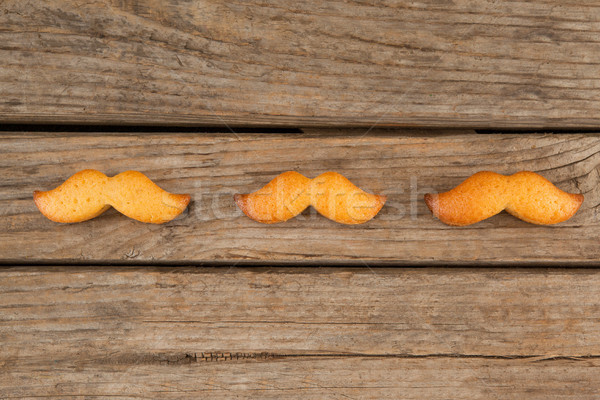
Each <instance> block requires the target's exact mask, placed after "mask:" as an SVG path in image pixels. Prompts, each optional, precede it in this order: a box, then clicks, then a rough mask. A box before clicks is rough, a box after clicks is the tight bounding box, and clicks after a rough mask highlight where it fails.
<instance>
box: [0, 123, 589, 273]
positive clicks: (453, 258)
mask: <svg viewBox="0 0 600 400" xmlns="http://www.w3.org/2000/svg"><path fill="white" fill-rule="evenodd" d="M599 152H600V135H584V134H579V135H577V134H563V135H556V134H554V135H553V134H548V135H475V134H473V133H468V132H462V133H461V132H457V131H454V132H451V131H447V132H437V133H432V132H423V131H389V132H387V131H379V132H373V131H371V132H369V133H368V134H366V135H365V134H364V131H358V132H354V133H353V132H352V131H349V130H340V131H321V130H319V131H315V132H307V133H303V134H295V135H287V134H283V135H278V134H241V135H234V134H231V133H226V134H216V133H213V134H205V135H200V134H174V133H170V134H152V135H145V136H141V135H128V134H112V135H111V134H98V135H89V134H74V133H67V134H60V133H54V134H35V133H31V134H25V133H15V134H10V133H5V134H4V135H2V136H1V137H0V153H2V157H1V158H0V176H1V178H2V179H1V182H0V213H1V215H2V218H0V260H2V261H4V262H19V263H30V262H52V261H60V262H61V263H98V262H101V263H128V262H132V263H144V262H163V263H179V264H182V263H183V264H186V263H187V264H196V263H203V262H210V263H215V262H223V263H234V262H272V263H273V262H304V263H314V264H319V263H323V262H326V263H354V264H357V265H364V263H365V262H366V263H369V265H376V264H383V263H391V264H404V265H411V264H412V265H415V264H438V265H446V264H448V263H450V264H457V263H458V264H470V265H481V264H505V263H518V264H532V263H533V264H535V263H554V264H560V265H565V264H594V265H597V264H598V262H599V260H600V248H599V247H598V234H597V233H598V229H599V219H598V204H600V197H599V196H600V194H599V190H598V188H599V187H600V186H599V179H600V178H599V174H598V167H597V166H598V157H600V155H599ZM85 168H94V169H98V170H100V171H102V172H104V173H106V174H107V175H109V176H112V175H115V174H117V173H119V172H122V171H125V170H128V169H134V170H139V171H141V172H143V173H145V174H146V175H147V176H148V177H149V178H150V179H153V180H154V181H155V182H156V183H157V184H159V185H160V186H161V187H163V188H164V189H165V190H167V191H170V192H173V193H190V194H191V196H192V202H191V203H190V207H189V209H188V211H187V213H184V214H183V215H182V216H181V217H180V218H177V219H176V220H174V221H171V222H169V223H167V224H164V225H151V224H143V223H140V222H137V221H134V220H131V219H128V218H126V217H124V216H123V215H121V214H119V213H118V212H116V211H115V210H109V211H108V212H106V213H105V214H103V215H101V216H100V217H98V218H95V219H93V220H90V221H87V222H84V223H79V224H67V225H65V224H58V223H54V222H51V221H49V220H47V219H46V218H45V217H44V216H42V215H41V214H40V213H39V211H38V210H37V208H36V207H35V204H34V202H33V200H32V192H33V191H34V190H48V189H51V188H54V187H56V186H58V185H59V184H60V183H62V182H63V181H64V180H65V179H66V178H68V177H69V176H70V175H72V174H73V173H75V172H77V171H79V170H82V169H85ZM287 170H296V171H298V172H300V173H302V174H304V175H306V176H308V177H315V176H317V175H318V174H320V173H322V172H325V171H328V170H334V171H337V172H339V173H341V174H343V175H345V176H346V177H347V178H348V179H350V180H351V181H352V182H353V183H354V184H356V185H357V186H358V187H360V188H362V189H364V190H366V191H369V192H372V193H378V194H386V195H388V202H387V203H386V205H385V206H384V208H383V209H382V210H381V212H380V214H379V215H377V216H376V217H375V218H374V219H373V220H371V221H369V222H367V223H366V224H363V225H356V226H345V225H340V224H336V223H335V222H332V221H330V220H327V219H326V218H324V217H322V216H320V215H318V214H317V213H316V212H315V211H314V210H313V209H308V210H307V211H305V212H304V213H303V214H301V215H299V216H298V217H296V218H294V219H292V220H289V221H287V222H285V223H281V224H276V225H264V224H260V223H257V222H254V221H252V220H250V219H249V218H247V217H246V216H245V215H243V214H242V212H241V211H240V210H239V209H238V208H237V207H236V205H235V203H234V201H233V194H234V193H249V192H252V191H254V190H257V189H258V188H260V187H262V186H263V185H264V184H266V183H267V182H268V181H269V180H271V179H272V178H273V177H275V176H276V175H278V174H279V173H281V172H283V171H287ZM480 170H492V171H496V172H499V173H505V174H506V173H514V172H516V171H520V170H533V171H536V172H539V173H541V174H542V175H543V176H545V177H546V178H548V179H550V180H551V181H552V182H554V183H555V184H556V185H557V186H558V187H560V188H561V189H563V190H566V191H570V192H575V193H583V194H584V195H585V200H584V203H583V205H582V207H581V209H580V210H579V212H578V213H577V214H576V215H575V216H574V217H573V218H572V219H570V220H569V221H566V222H564V223H561V224H559V225H555V226H537V225H531V224H528V223H526V222H523V221H521V220H518V219H516V218H514V217H512V216H510V215H508V214H506V213H502V214H500V215H497V216H495V217H493V218H490V219H488V220H486V221H483V222H481V223H478V224H475V225H472V226H468V227H462V228H457V227H450V226H447V225H444V224H442V223H441V222H440V221H438V220H437V219H435V218H434V217H432V215H431V213H430V212H429V210H428V209H427V207H426V205H425V204H424V201H423V194H424V193H426V192H430V191H432V190H433V191H445V190H448V189H450V188H452V187H454V186H456V185H457V184H459V183H460V182H461V181H462V180H464V179H465V178H466V177H468V176H470V175H471V174H473V173H475V172H477V171H480Z"/></svg>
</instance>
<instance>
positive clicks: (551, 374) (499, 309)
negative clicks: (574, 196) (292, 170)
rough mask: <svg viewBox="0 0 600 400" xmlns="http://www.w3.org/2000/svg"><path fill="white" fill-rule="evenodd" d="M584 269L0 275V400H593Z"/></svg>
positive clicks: (594, 337)
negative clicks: (53, 399)
mask: <svg viewBox="0 0 600 400" xmlns="http://www.w3.org/2000/svg"><path fill="white" fill-rule="evenodd" d="M598 298H600V272H599V271H597V270H593V269H588V270H582V269H510V268H505V269H461V268H444V269H432V268H424V269H411V268H407V269H382V268H374V269H371V270H369V269H367V268H354V269H352V268H342V267H337V268H300V267H295V268H249V269H241V268H235V267H234V268H185V267H177V268H160V267H146V268H131V267H106V266H105V267H87V268H86V267H71V268H65V267H20V268H3V269H1V270H0V338H1V341H2V351H1V352H0V397H2V398H13V397H19V398H30V397H31V398H33V397H57V398H65V397H67V396H69V397H73V396H81V397H88V398H95V397H103V396H106V397H108V396H117V397H119V398H124V399H128V398H169V399H170V398H198V397H207V396H210V397H211V398H219V399H221V398H223V399H225V398H234V397H235V398H243V399H246V398H257V397H258V398H267V399H280V398H289V399H300V398H302V399H306V398H310V399H312V398H314V399H317V398H332V399H338V398H377V399H381V398H389V399H397V398H410V399H423V398H427V399H447V398H472V399H489V398H490V397H493V398H528V399H545V398H577V399H595V398H598V396H599V395H600V386H599V385H598V379H597V377H598V374H599V373H600V360H599V359H600V341H598V337H600V323H599V322H600V320H599V315H600V314H599V312H598V310H599V306H598Z"/></svg>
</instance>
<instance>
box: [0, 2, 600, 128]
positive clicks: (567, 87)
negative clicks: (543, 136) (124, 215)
mask: <svg viewBox="0 0 600 400" xmlns="http://www.w3.org/2000/svg"><path fill="white" fill-rule="evenodd" d="M0 4H1V7H2V12H0V82H2V91H1V93H2V96H1V98H0V118H1V119H3V120H5V121H17V122H31V121H42V122H48V121H56V122H59V123H64V122H65V121H68V122H83V123H88V124H89V123H93V122H101V123H117V124H118V123H127V124H131V123H143V124H148V123H161V124H164V123H173V124H182V123H191V124H195V123H203V124H206V123H208V124H213V125H214V124H216V125H223V124H224V123H226V124H230V125H231V124H236V125H240V124H241V125H249V124H252V125H257V124H258V125H266V124H273V125H299V126H308V125H340V124H353V125H367V126H369V125H371V124H373V123H379V124H403V125H418V126H424V125H429V126H442V127H446V126H471V127H472V126H476V127H482V126H487V127H495V128H497V127H501V126H502V127H507V126H513V127H514V126H518V127H535V128H539V127H543V126H553V127H565V126H570V127H577V128H581V127H583V126H587V127H598V125H599V123H600V114H598V110H599V109H600V97H599V96H598V89H599V88H600V81H599V77H598V75H599V74H598V68H599V65H600V35H599V34H598V32H599V30H600V6H599V4H598V3H596V2H593V1H572V2H565V1H562V0H538V1H506V2H502V1H485V0H478V1H477V0H475V1H474V0H455V1H447V0H424V1H419V2H414V1H386V2H381V1H374V0H368V1H296V0H272V1H263V0H241V1H226V2H223V1H206V0H202V1H183V0H150V1H139V0H105V1H94V2H89V1H79V0H71V1H69V0H50V1H35V0H3V1H2V2H1V3H0Z"/></svg>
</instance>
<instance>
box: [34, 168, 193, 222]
mask: <svg viewBox="0 0 600 400" xmlns="http://www.w3.org/2000/svg"><path fill="white" fill-rule="evenodd" d="M33 199H34V201H35V204H36V206H37V207H38V209H39V210H40V211H41V213H42V214H44V215H45V216H46V217H47V218H48V219H50V220H52V221H55V222H64V223H70V222H82V221H86V220H88V219H91V218H94V217H96V216H98V215H100V214H102V213H103V212H104V211H106V210H107V209H108V208H110V207H111V206H112V207H114V208H115V209H117V211H119V212H120V213H122V214H125V215H126V216H128V217H130V218H133V219H135V220H138V221H141V222H148V223H152V224H162V223H164V222H167V221H170V220H172V219H173V218H175V217H176V216H178V215H179V214H181V212H182V211H183V210H185V208H186V207H187V205H188V203H189V202H190V195H188V194H172V193H169V192H166V191H164V190H163V189H161V188H160V187H158V186H157V185H156V184H155V183H154V182H152V181H151V180H150V179H149V178H148V177H146V176H145V175H144V174H142V173H141V172H137V171H125V172H122V173H120V174H118V175H116V176H114V177H112V178H109V177H107V176H106V175H104V174H103V173H102V172H100V171H96V170H93V169H86V170H83V171H80V172H77V173H76V174H75V175H73V176H71V177H70V178H69V179H67V180H66V181H65V182H64V183H63V184H62V185H60V186H59V187H57V188H56V189H53V190H50V191H47V192H40V191H35V192H34V193H33Z"/></svg>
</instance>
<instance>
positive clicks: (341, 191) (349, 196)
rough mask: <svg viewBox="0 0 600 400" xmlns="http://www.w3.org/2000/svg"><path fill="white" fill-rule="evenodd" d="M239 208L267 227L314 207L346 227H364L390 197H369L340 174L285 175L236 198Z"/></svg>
mask: <svg viewBox="0 0 600 400" xmlns="http://www.w3.org/2000/svg"><path fill="white" fill-rule="evenodd" d="M234 199H235V202H236V204H237V205H238V207H239V208H240V209H241V210H242V211H243V212H244V214H246V215H247V216H248V217H250V218H251V219H253V220H255V221H258V222H262V223H264V224H274V223H277V222H283V221H287V220H288V219H290V218H292V217H294V216H296V215H298V214H300V213H301V212H302V211H304V209H306V208H307V207H308V206H310V205H312V206H313V207H315V209H316V210H317V211H318V212H319V213H320V214H321V215H323V216H325V217H327V218H329V219H331V220H333V221H335V222H339V223H342V224H362V223H364V222H367V221H368V220H370V219H371V218H373V217H374V216H375V215H377V213H378V212H379V210H381V207H383V205H384V204H385V201H386V196H380V195H374V194H369V193H366V192H364V191H362V190H361V189H359V188H358V187H356V186H355V185H354V184H353V183H352V182H350V181H349V180H348V179H346V178H345V177H344V176H342V175H340V174H338V173H337V172H325V173H323V174H321V175H319V176H317V177H316V178H314V179H309V178H307V177H305V176H304V175H302V174H299V173H298V172H294V171H288V172H284V173H282V174H280V175H278V176H277V177H276V178H275V179H273V180H272V181H271V182H269V183H268V184H267V185H265V186H264V187H263V188H261V189H259V190H258V191H256V192H254V193H250V194H236V195H235V196H234Z"/></svg>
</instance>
